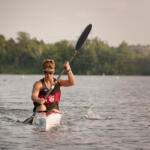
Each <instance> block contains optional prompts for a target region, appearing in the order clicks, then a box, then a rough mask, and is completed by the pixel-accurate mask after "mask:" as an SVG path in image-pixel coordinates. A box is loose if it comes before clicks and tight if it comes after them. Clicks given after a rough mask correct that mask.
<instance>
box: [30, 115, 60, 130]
mask: <svg viewBox="0 0 150 150" xmlns="http://www.w3.org/2000/svg"><path fill="white" fill-rule="evenodd" d="M61 118H62V114H61V113H56V112H51V113H48V114H47V113H45V112H40V113H36V115H35V117H34V119H33V122H32V124H33V125H35V126H36V127H37V128H38V129H40V130H41V131H48V130H50V129H51V128H53V127H56V126H58V125H59V124H60V121H61Z"/></svg>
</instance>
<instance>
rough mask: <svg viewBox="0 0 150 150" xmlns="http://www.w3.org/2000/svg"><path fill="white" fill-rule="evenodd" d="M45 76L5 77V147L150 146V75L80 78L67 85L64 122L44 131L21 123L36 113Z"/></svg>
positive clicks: (1, 78) (1, 85)
mask: <svg viewBox="0 0 150 150" xmlns="http://www.w3.org/2000/svg"><path fill="white" fill-rule="evenodd" d="M41 77H42V76H40V75H0V149H5V150H46V149H52V150H120V149H121V150H150V77H136V76H132V77H131V76H128V77H126V76H121V77H118V76H76V85H75V86H73V87H69V88H62V97H61V102H60V109H61V111H62V112H63V113H64V115H63V119H62V121H61V125H60V126H59V127H57V128H54V129H52V130H50V131H48V132H40V131H38V130H37V129H36V128H35V127H34V126H32V125H25V124H22V123H18V122H16V121H17V120H24V119H26V118H27V117H29V116H30V115H31V114H32V107H33V106H32V102H31V98H30V97H31V90H32V85H33V83H34V82H35V81H36V80H38V79H40V78H41ZM63 78H66V76H63Z"/></svg>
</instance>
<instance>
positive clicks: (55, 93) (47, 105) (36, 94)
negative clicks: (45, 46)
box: [32, 59, 75, 112]
mask: <svg viewBox="0 0 150 150" xmlns="http://www.w3.org/2000/svg"><path fill="white" fill-rule="evenodd" d="M64 67H65V69H66V71H67V74H68V80H63V79H61V78H59V79H58V82H57V84H56V82H55V81H56V79H55V78H54V73H55V62H54V60H50V59H46V60H45V61H44V62H43V73H44V78H42V79H41V80H39V81H36V82H35V83H34V86H33V90H32V101H33V104H34V109H33V111H34V112H43V111H44V112H52V111H53V112H59V105H58V103H59V101H60V96H61V90H60V87H61V86H65V87H68V86H72V85H74V84H75V78H74V75H73V73H72V71H71V67H70V64H69V62H66V63H65V65H64ZM50 89H51V90H52V92H51V93H50V94H49V95H48V97H47V98H46V99H45V95H46V94H47V92H48V91H49V90H50Z"/></svg>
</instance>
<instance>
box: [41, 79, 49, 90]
mask: <svg viewBox="0 0 150 150" xmlns="http://www.w3.org/2000/svg"><path fill="white" fill-rule="evenodd" d="M40 81H41V82H42V86H43V89H45V88H46V89H48V88H47V87H46V85H45V82H44V78H42V79H41V80H40Z"/></svg>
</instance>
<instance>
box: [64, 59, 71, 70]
mask: <svg viewBox="0 0 150 150" xmlns="http://www.w3.org/2000/svg"><path fill="white" fill-rule="evenodd" d="M64 67H65V69H66V70H67V71H68V70H70V69H71V67H70V64H69V61H67V62H66V63H65V65H64Z"/></svg>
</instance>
